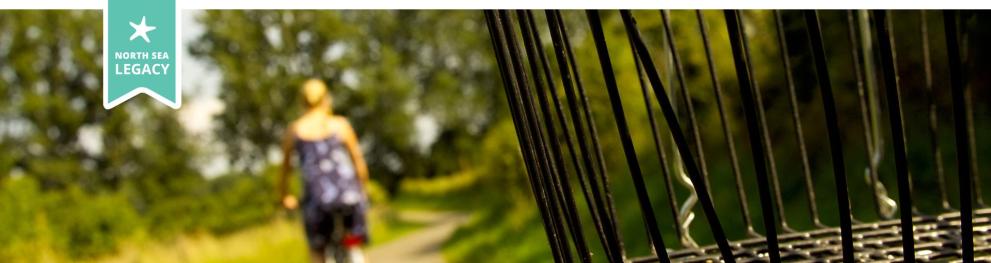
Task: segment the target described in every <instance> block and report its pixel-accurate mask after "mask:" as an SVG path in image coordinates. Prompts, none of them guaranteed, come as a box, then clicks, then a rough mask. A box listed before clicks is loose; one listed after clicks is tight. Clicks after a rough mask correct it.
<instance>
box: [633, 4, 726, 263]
mask: <svg viewBox="0 0 991 263" xmlns="http://www.w3.org/2000/svg"><path fill="white" fill-rule="evenodd" d="M620 16H622V18H623V24H624V26H625V27H626V33H627V34H629V35H630V36H631V39H632V40H633V43H634V47H636V49H637V54H638V55H639V56H640V59H641V60H642V61H643V65H644V68H645V69H646V70H645V71H646V72H647V78H648V79H649V80H650V83H651V87H652V88H653V89H654V96H656V97H657V100H658V103H659V104H660V105H661V111H662V113H664V119H665V121H667V123H668V130H670V131H671V136H672V137H673V138H674V142H675V146H677V148H678V152H679V153H680V154H681V156H682V157H683V158H682V161H683V163H684V167H685V171H686V172H687V173H688V176H689V178H691V180H692V183H693V186H694V188H695V191H696V192H697V193H699V202H700V203H701V204H702V211H703V213H704V214H705V218H706V220H707V221H708V222H709V228H710V229H711V230H712V235H713V238H714V239H715V241H716V245H717V246H719V252H720V253H721V254H722V256H723V260H724V261H726V262H736V259H735V258H734V256H733V252H732V249H731V248H730V245H729V240H727V239H726V234H725V232H724V230H723V228H722V224H720V223H719V217H718V216H717V214H716V209H715V207H713V204H712V199H711V198H709V197H710V195H709V194H708V193H707V192H706V190H705V189H706V188H705V181H703V179H702V175H701V172H700V171H699V167H698V164H697V163H695V160H694V158H692V155H691V149H690V147H689V146H688V141H687V140H685V135H684V133H683V132H682V130H681V128H680V125H679V124H678V121H677V117H676V115H675V112H674V107H672V106H671V101H670V100H669V99H668V95H667V93H666V92H665V91H664V84H663V83H662V82H661V78H660V76H659V75H658V73H657V68H656V67H655V66H654V63H653V61H654V60H653V59H652V58H651V57H650V51H649V50H648V49H647V45H646V44H645V43H644V41H643V37H642V36H641V35H640V30H639V29H638V28H637V25H636V20H634V19H633V15H632V14H631V13H630V11H629V10H622V11H620Z"/></svg>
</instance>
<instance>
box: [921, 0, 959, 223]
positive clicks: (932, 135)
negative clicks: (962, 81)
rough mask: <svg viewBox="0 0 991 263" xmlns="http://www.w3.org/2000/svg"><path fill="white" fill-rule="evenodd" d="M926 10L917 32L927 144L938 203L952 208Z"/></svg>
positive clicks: (923, 12)
mask: <svg viewBox="0 0 991 263" xmlns="http://www.w3.org/2000/svg"><path fill="white" fill-rule="evenodd" d="M926 17H927V16H926V10H919V31H920V32H919V33H920V34H921V38H922V66H923V68H924V69H925V73H926V74H925V76H926V92H928V93H929V96H928V97H929V98H928V99H929V101H928V104H929V111H928V113H929V146H930V147H932V152H933V166H934V167H933V172H934V173H935V174H936V183H937V184H938V185H937V187H938V188H937V190H938V191H939V198H940V201H941V202H940V204H941V205H942V206H943V209H945V210H952V209H953V208H952V207H950V201H949V200H950V199H949V198H947V196H946V179H945V176H944V175H943V151H942V150H941V147H940V143H939V115H938V114H937V113H938V112H939V111H938V110H939V109H938V107H937V106H936V101H937V99H936V92H935V90H934V89H933V76H932V59H931V58H930V55H929V22H928V19H927V18H926Z"/></svg>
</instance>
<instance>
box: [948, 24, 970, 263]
mask: <svg viewBox="0 0 991 263" xmlns="http://www.w3.org/2000/svg"><path fill="white" fill-rule="evenodd" d="M943 26H944V28H945V32H946V51H947V56H948V57H949V63H950V65H949V68H950V90H951V92H952V94H953V130H954V133H955V137H956V142H957V145H956V146H957V147H956V148H957V173H958V174H957V175H958V177H959V180H958V181H959V182H960V188H959V192H960V233H961V240H960V242H961V249H962V250H963V262H966V263H970V262H974V221H973V220H974V214H973V212H974V211H973V208H972V207H971V199H972V198H973V196H972V195H971V191H970V190H971V186H970V183H971V179H970V178H972V177H975V176H974V174H972V172H973V171H972V170H971V168H972V166H971V163H972V162H973V161H974V159H973V158H974V156H972V155H971V150H970V147H971V146H972V143H973V140H972V139H971V137H970V135H969V134H968V129H970V127H972V126H971V125H972V123H971V120H970V119H969V118H967V116H966V115H967V110H966V109H967V107H966V103H967V100H966V98H965V96H966V93H967V89H968V87H967V86H966V84H964V80H963V68H962V65H961V61H960V44H959V43H958V42H959V41H960V40H959V31H958V29H957V11H954V10H946V11H943Z"/></svg>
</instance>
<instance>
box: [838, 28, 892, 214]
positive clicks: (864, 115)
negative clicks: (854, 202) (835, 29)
mask: <svg viewBox="0 0 991 263" xmlns="http://www.w3.org/2000/svg"><path fill="white" fill-rule="evenodd" d="M846 15H847V21H846V22H847V33H848V34H849V36H850V45H851V46H850V56H851V57H852V59H853V71H854V76H855V78H856V80H857V96H858V98H859V100H858V102H859V104H860V105H859V106H860V115H861V118H860V119H861V125H863V126H864V152H865V154H866V156H867V162H868V164H867V168H866V169H865V171H864V173H865V175H866V177H867V181H868V182H869V183H870V185H871V190H872V191H871V192H872V195H873V197H872V198H871V199H872V200H873V202H872V203H873V204H874V211H875V212H877V215H878V217H880V218H884V219H890V218H891V215H892V214H893V212H894V209H893V206H891V205H889V204H888V203H887V202H885V203H882V201H889V200H890V198H888V196H887V190H886V189H885V188H884V185H883V184H882V183H881V182H880V179H878V172H877V164H876V162H875V161H874V160H873V159H874V156H875V151H877V149H875V148H874V147H875V144H874V140H873V136H871V131H872V129H873V128H872V125H873V123H872V122H871V116H870V114H871V111H870V109H869V108H868V107H870V106H869V105H868V98H867V96H866V91H865V87H864V76H863V73H862V72H861V68H860V52H858V51H857V33H856V32H857V31H856V28H855V26H854V21H853V19H854V18H853V11H850V10H847V13H846Z"/></svg>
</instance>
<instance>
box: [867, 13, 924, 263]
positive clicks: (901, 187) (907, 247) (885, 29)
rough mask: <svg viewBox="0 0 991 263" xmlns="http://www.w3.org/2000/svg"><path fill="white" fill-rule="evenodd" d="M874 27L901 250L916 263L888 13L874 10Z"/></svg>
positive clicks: (910, 200) (904, 144)
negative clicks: (890, 144) (895, 183)
mask: <svg viewBox="0 0 991 263" xmlns="http://www.w3.org/2000/svg"><path fill="white" fill-rule="evenodd" d="M872 12H874V17H875V18H876V19H877V23H876V24H874V26H875V32H876V33H877V39H878V42H879V43H880V45H879V46H878V47H879V49H880V50H879V51H880V53H881V61H880V62H881V70H882V72H883V75H884V87H885V91H886V92H885V93H886V94H887V100H888V115H889V116H888V119H889V121H890V123H891V137H892V141H893V145H894V147H895V171H896V173H897V179H898V205H899V206H900V207H901V209H899V214H900V215H901V233H902V250H903V252H902V253H903V254H905V261H906V262H914V261H915V238H914V237H913V230H912V207H913V206H912V191H911V190H909V180H911V179H910V178H909V171H908V155H907V152H908V146H907V145H906V140H905V130H904V127H903V126H904V124H903V123H902V108H901V98H900V95H899V92H900V91H899V90H898V89H899V85H898V73H897V72H895V71H896V69H895V61H894V54H893V51H892V49H893V48H892V43H891V38H892V36H891V34H890V33H889V30H890V28H891V21H890V20H889V19H888V16H887V15H888V13H887V11H883V10H875V11H872Z"/></svg>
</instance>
